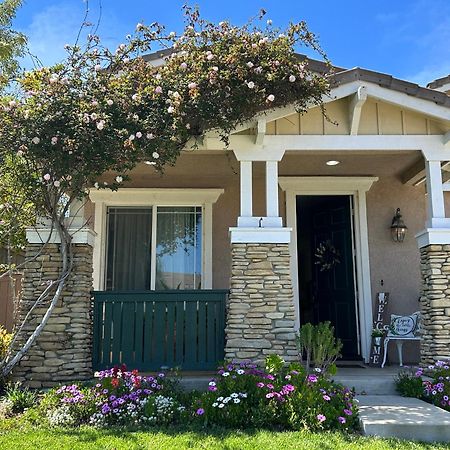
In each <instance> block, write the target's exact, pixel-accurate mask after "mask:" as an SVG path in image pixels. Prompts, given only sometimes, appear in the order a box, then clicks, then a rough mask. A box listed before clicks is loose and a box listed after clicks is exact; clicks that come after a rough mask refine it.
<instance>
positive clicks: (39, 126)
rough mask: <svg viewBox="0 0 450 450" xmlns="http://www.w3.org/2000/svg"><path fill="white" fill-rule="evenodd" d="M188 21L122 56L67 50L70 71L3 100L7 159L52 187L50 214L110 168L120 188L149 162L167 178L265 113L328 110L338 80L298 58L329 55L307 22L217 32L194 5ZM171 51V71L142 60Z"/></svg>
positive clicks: (92, 42) (1, 147)
mask: <svg viewBox="0 0 450 450" xmlns="http://www.w3.org/2000/svg"><path fill="white" fill-rule="evenodd" d="M261 16H262V14H261ZM261 16H260V19H262V17H261ZM185 20H186V24H185V28H184V30H183V32H182V33H181V34H176V33H174V32H169V33H168V32H166V30H165V28H164V27H162V26H161V25H159V24H156V23H153V24H151V25H149V26H146V25H143V24H138V25H137V26H136V31H135V33H134V34H133V35H128V36H127V39H126V41H125V42H124V43H122V44H120V45H119V46H118V48H117V49H116V50H114V51H110V50H109V49H107V48H105V47H103V46H102V45H101V43H100V39H99V37H98V36H96V35H89V36H88V38H87V44H86V45H85V46H83V47H82V46H80V45H78V44H77V45H75V46H66V47H67V51H68V56H67V58H66V59H65V60H64V61H63V62H62V63H61V64H58V65H56V66H53V67H50V68H42V69H38V70H34V71H31V72H28V73H26V74H25V76H24V77H23V78H21V79H20V80H19V85H20V88H21V89H20V90H19V91H18V93H17V94H16V95H12V96H11V95H10V96H8V97H5V98H3V101H2V105H3V106H2V108H1V113H0V114H1V115H0V120H1V127H2V133H1V136H0V152H1V154H2V159H3V158H4V156H5V155H6V154H8V155H10V156H11V157H13V158H16V159H18V160H19V163H20V164H21V165H22V169H23V170H22V173H21V177H20V180H18V182H19V183H20V184H23V185H25V186H30V185H32V186H33V187H34V188H35V189H37V190H40V191H41V199H42V204H43V205H44V210H45V212H46V213H47V214H48V213H50V216H51V215H52V214H53V212H54V210H55V207H56V203H57V201H56V200H58V199H59V197H60V196H61V194H62V193H65V194H66V195H68V196H69V197H70V198H74V197H79V196H82V195H84V193H85V191H86V188H88V187H89V186H93V185H95V186H96V187H97V184H95V183H96V182H97V180H98V178H99V177H100V176H101V175H103V174H105V173H107V172H109V173H111V177H110V180H111V182H110V183H109V184H108V185H107V187H109V188H113V189H115V188H117V187H118V186H119V185H120V184H121V183H122V182H123V181H124V180H126V178H127V174H128V172H129V171H130V169H132V168H133V167H134V166H135V165H136V164H137V163H138V162H140V161H142V160H146V161H148V162H149V163H150V164H153V165H154V166H155V168H156V169H157V170H163V168H164V166H165V165H166V164H174V163H175V161H176V159H177V157H178V155H179V154H180V151H181V150H182V149H183V148H185V147H186V146H190V145H191V144H192V145H195V142H198V139H199V138H200V137H201V136H202V135H203V134H204V133H205V131H207V130H211V129H215V130H218V131H219V132H220V134H221V136H222V139H223V140H225V141H226V139H227V136H228V134H229V133H230V132H231V131H232V130H233V129H234V128H235V127H236V126H237V125H239V124H241V123H243V122H244V121H246V120H248V119H250V118H252V117H254V116H255V115H256V114H258V113H261V112H262V111H265V110H270V109H273V108H277V107H280V106H284V105H287V104H292V105H294V106H295V107H296V108H297V109H298V110H299V111H303V110H305V109H306V107H307V106H311V105H321V102H322V96H323V95H324V94H326V93H327V91H328V83H327V80H326V78H325V77H324V76H323V75H320V74H317V73H313V72H311V71H310V70H309V69H308V64H307V61H305V60H304V61H302V60H300V59H299V57H298V55H296V53H295V51H294V48H295V47H296V46H298V45H300V44H302V45H305V46H307V47H312V48H314V49H316V50H317V51H319V52H320V53H321V50H320V48H319V46H318V44H317V42H316V39H315V37H314V35H313V34H312V33H310V32H309V31H308V29H307V27H306V24H305V23H303V22H301V23H299V24H295V25H290V26H289V27H288V28H287V29H286V30H284V31H282V30H277V29H274V28H273V27H272V25H271V22H270V21H267V22H268V24H267V25H266V26H263V27H261V26H258V24H257V23H258V20H253V21H251V22H250V23H248V24H247V25H245V26H241V27H238V26H233V25H231V24H230V23H228V22H220V23H219V24H218V25H215V24H213V23H210V22H207V21H205V20H203V19H202V18H201V17H200V16H199V13H198V11H197V10H196V9H190V8H187V7H186V8H185ZM161 46H164V47H166V48H170V49H172V50H171V53H170V54H169V55H168V56H167V57H165V58H164V64H163V65H158V66H157V65H155V64H151V63H149V62H147V61H146V58H145V57H141V56H142V55H145V54H146V53H148V52H151V51H154V49H155V48H156V47H159V48H161ZM98 187H104V185H103V184H102V185H101V186H100V185H99V186H98Z"/></svg>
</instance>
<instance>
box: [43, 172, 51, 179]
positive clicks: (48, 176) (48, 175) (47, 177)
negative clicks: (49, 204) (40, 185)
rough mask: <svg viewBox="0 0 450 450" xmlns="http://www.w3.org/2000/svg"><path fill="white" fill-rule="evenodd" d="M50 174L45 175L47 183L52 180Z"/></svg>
mask: <svg viewBox="0 0 450 450" xmlns="http://www.w3.org/2000/svg"><path fill="white" fill-rule="evenodd" d="M50 178H51V177H50V174H49V173H46V174H45V175H44V180H45V181H48V180H50Z"/></svg>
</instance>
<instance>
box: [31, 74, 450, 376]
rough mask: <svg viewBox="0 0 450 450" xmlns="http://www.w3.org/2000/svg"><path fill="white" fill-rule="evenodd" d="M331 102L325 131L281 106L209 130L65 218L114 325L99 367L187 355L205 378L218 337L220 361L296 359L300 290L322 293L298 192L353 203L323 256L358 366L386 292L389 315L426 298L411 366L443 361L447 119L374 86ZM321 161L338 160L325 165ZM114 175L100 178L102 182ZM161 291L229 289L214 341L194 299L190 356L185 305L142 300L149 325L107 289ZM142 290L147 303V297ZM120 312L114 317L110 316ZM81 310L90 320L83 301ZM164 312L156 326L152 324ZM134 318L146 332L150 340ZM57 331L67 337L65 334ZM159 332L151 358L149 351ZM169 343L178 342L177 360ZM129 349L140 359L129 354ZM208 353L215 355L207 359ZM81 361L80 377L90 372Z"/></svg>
mask: <svg viewBox="0 0 450 450" xmlns="http://www.w3.org/2000/svg"><path fill="white" fill-rule="evenodd" d="M358 76H359V75H358ZM394 91H395V92H394ZM326 103H327V111H328V114H329V116H330V119H331V121H330V122H328V121H327V120H326V119H324V117H323V116H322V115H321V113H320V111H319V109H318V108H316V109H311V110H310V111H308V112H307V113H306V114H304V115H302V116H300V115H299V114H297V113H296V112H295V111H294V110H293V109H292V108H283V109H280V110H275V111H271V112H269V113H268V114H267V115H262V116H261V117H255V118H254V120H252V121H249V122H248V123H246V124H243V125H242V126H241V127H240V128H239V129H236V132H235V133H234V134H232V135H231V136H230V145H229V147H228V148H224V145H223V143H222V142H221V141H220V140H219V139H218V136H217V134H215V133H213V132H211V133H209V134H208V135H207V136H206V137H205V139H204V141H203V143H202V145H200V146H199V148H198V149H197V150H196V151H195V152H192V151H186V152H183V154H182V155H181V156H180V158H179V160H178V162H177V165H176V166H175V167H170V168H168V169H167V171H166V173H165V174H164V176H160V174H157V173H155V172H154V171H153V169H152V168H151V166H148V165H146V164H145V163H142V164H140V165H138V166H137V167H136V168H135V169H134V170H133V172H132V173H131V180H132V181H131V182H129V183H127V184H126V185H125V186H124V187H123V188H121V189H119V190H118V191H117V192H110V191H109V190H96V189H92V190H91V192H90V200H91V201H90V203H88V204H86V205H80V208H75V209H76V213H74V217H72V218H71V220H72V227H73V230H74V242H75V243H76V244H77V245H80V246H85V247H86V248H87V247H88V248H89V252H91V251H92V253H93V256H92V260H91V261H89V262H86V265H87V266H86V267H85V269H86V272H89V273H90V270H92V269H93V284H94V290H95V291H97V292H96V294H95V295H96V296H97V297H98V298H99V299H100V298H105V299H106V298H110V299H115V300H107V301H106V302H103V301H101V300H97V302H98V303H97V305H98V304H102V306H101V307H99V306H97V308H99V311H98V312H97V313H95V312H94V314H96V316H95V317H96V318H97V319H96V320H97V321H98V318H100V317H101V318H102V320H104V321H105V320H106V319H107V320H106V322H109V323H110V325H108V326H106V327H105V326H103V328H102V327H100V326H99V325H98V322H97V324H96V325H95V327H96V330H98V331H96V333H97V335H96V336H97V342H99V340H98V338H99V337H101V338H102V339H103V340H102V342H103V343H102V344H95V346H96V347H95V349H96V350H95V358H96V359H94V365H96V367H105V366H107V365H108V364H112V363H113V362H114V361H121V360H122V359H123V355H124V353H125V354H126V355H128V356H127V358H130V359H129V360H130V361H131V363H132V364H131V365H135V364H137V365H138V366H137V367H139V364H144V362H145V363H146V364H147V363H148V364H154V366H155V367H156V365H157V364H164V363H165V361H166V360H167V361H169V362H172V363H178V362H180V361H184V362H186V360H184V359H183V358H185V357H186V354H187V355H188V364H191V367H192V368H193V369H194V368H195V370H197V369H198V368H199V367H200V366H203V368H207V367H212V364H213V363H212V360H213V358H216V357H219V356H221V353H220V348H219V347H220V344H219V342H223V341H222V339H223V338H222V337H221V336H220V333H221V332H224V333H225V352H224V356H225V358H227V359H233V358H236V359H254V360H256V361H259V362H262V361H263V360H264V358H265V356H266V355H268V354H272V353H279V354H280V355H281V356H283V357H284V358H285V359H286V360H294V359H296V358H297V351H296V348H295V344H294V336H295V331H296V329H297V328H298V326H299V325H300V324H301V323H304V321H305V320H306V319H305V318H306V316H307V314H310V315H311V316H312V313H311V311H312V310H313V308H310V309H309V310H308V307H306V306H305V303H304V302H305V299H306V300H307V301H310V300H313V301H315V299H317V298H318V297H317V296H315V294H314V295H310V294H308V290H307V289H305V285H306V284H307V283H308V282H311V283H312V284H314V283H316V285H319V284H321V283H319V282H318V281H320V279H319V278H317V277H316V279H314V278H313V277H310V279H307V278H305V277H304V274H305V272H306V271H307V269H308V267H309V269H308V270H310V269H311V268H314V267H316V264H315V260H314V254H315V250H316V249H317V248H318V246H319V245H320V243H321V242H322V241H323V240H324V239H325V241H326V240H328V238H317V239H319V240H318V241H317V242H316V241H314V239H316V236H314V233H312V232H309V236H310V237H309V241H310V243H313V244H311V245H309V247H311V249H312V250H310V251H309V256H304V254H302V252H303V251H304V249H305V248H306V247H307V246H305V245H304V246H303V247H301V243H300V241H299V238H302V236H305V233H303V234H302V225H301V221H302V217H304V211H305V209H303V210H302V204H303V208H304V205H305V202H304V201H303V200H305V198H306V197H310V198H318V197H329V200H330V204H332V203H333V202H332V200H333V199H337V198H338V197H343V198H345V199H346V201H347V200H348V202H347V206H348V209H345V213H343V214H344V216H345V223H346V233H347V239H346V240H345V242H346V243H347V244H348V245H347V244H346V245H347V247H345V248H344V247H342V248H341V247H340V245H341V244H337V241H336V242H335V243H334V246H335V247H336V249H337V250H338V251H339V253H340V254H341V255H344V254H347V256H348V258H346V261H347V262H348V264H347V263H346V264H347V265H348V268H347V269H348V270H346V271H345V274H346V277H347V279H348V280H347V281H348V282H346V286H345V288H346V292H347V293H348V295H347V294H346V295H347V297H346V302H345V308H348V309H347V311H348V312H346V313H345V314H346V317H345V318H346V319H347V323H350V322H351V324H352V327H353V329H352V335H351V336H350V337H349V336H343V337H345V339H347V340H348V341H349V342H350V343H353V344H354V348H355V349H356V350H355V351H354V353H355V356H356V357H357V358H358V359H360V360H363V361H365V362H367V361H368V358H369V346H370V340H371V337H370V334H371V329H372V325H373V320H372V319H373V318H372V309H373V300H374V299H375V296H376V293H377V292H379V291H387V292H389V293H390V298H391V303H390V304H389V305H388V308H387V315H388V316H389V314H391V313H397V314H408V313H412V312H414V311H416V310H418V309H419V308H418V303H419V298H420V297H421V309H422V312H423V314H424V317H425V320H424V330H425V336H424V339H423V345H422V352H421V357H422V362H424V363H427V361H432V360H433V359H435V358H443V357H449V356H450V354H449V351H448V345H449V344H450V338H449V337H448V329H449V327H450V301H449V300H448V292H449V287H448V286H450V279H449V269H448V268H449V267H450V250H449V249H450V247H448V245H450V219H448V218H447V217H446V207H447V209H448V206H449V201H450V199H449V198H448V196H447V194H446V191H447V189H448V187H447V185H446V184H445V182H446V181H447V180H448V179H449V178H450V177H449V172H448V167H449V166H448V161H450V156H449V151H448V148H449V147H448V145H449V136H448V132H449V129H450V114H449V112H448V108H447V107H446V106H444V105H442V104H436V103H435V102H431V101H429V100H426V99H423V98H416V97H414V96H410V95H408V94H406V93H404V92H399V91H398V90H395V89H394V88H393V90H391V89H388V88H386V87H382V86H379V85H377V84H376V83H374V82H373V81H370V80H366V81H361V80H357V81H352V82H349V81H348V80H347V81H346V82H345V83H344V82H343V83H342V84H341V85H337V86H336V87H334V88H333V91H332V95H331V96H330V98H327V99H326ZM333 121H335V122H336V123H333ZM330 161H337V162H338V164H335V165H328V164H327V162H330ZM112 179H113V175H112V174H107V175H105V176H104V177H103V178H102V179H101V180H100V181H105V182H107V183H109V182H110V181H111V180H112ZM302 202H303V203H302ZM299 204H300V206H299ZM347 206H346V208H347ZM397 208H401V210H402V213H403V216H404V219H405V222H406V223H407V226H408V234H407V237H406V239H405V241H404V242H403V243H395V242H393V241H392V239H391V234H390V230H389V227H390V224H391V220H392V217H393V215H394V213H395V211H396V209H397ZM302 211H303V212H302ZM343 211H344V210H343ZM302 214H303V216H302ZM329 231H330V230H329ZM335 231H336V230H331V232H335ZM45 232H46V231H45V230H40V232H39V233H34V234H33V232H30V233H29V236H28V238H29V242H30V245H34V246H36V247H37V246H38V245H39V244H42V242H45V239H46V234H45ZM414 236H416V237H417V241H416V239H415V238H414ZM342 242H344V241H342ZM338 247H339V248H338ZM417 247H419V248H420V249H421V250H420V251H419V250H418V248H417ZM308 258H309V262H308V263H307V262H306V260H307V259H308ZM342 267H343V265H342V264H340V265H337V266H336V267H334V268H333V270H330V271H329V272H328V273H329V276H328V281H327V283H328V284H329V285H331V284H333V283H331V281H333V282H334V281H336V280H338V281H341V280H343V279H344V278H345V277H343V276H339V273H340V272H342ZM316 268H317V267H316ZM31 272H32V271H30V275H31V279H33V273H31ZM302 277H303V278H302ZM330 280H331V281H330ZM89 281H90V280H89ZM33 283H34V281H33ZM335 284H336V283H335ZM30 286H32V285H30ZM33 286H34V285H33ZM33 286H32V287H33ZM35 288H36V289H38V286H37V285H36V286H35ZM167 289H168V290H176V291H178V292H177V295H180V296H183V295H185V294H182V293H181V292H183V290H185V291H186V292H187V294H186V295H188V296H192V299H194V298H195V297H196V296H199V297H198V298H200V297H201V296H202V295H203V294H202V292H203V290H205V289H206V290H211V289H213V290H221V291H228V290H229V291H230V295H229V297H228V299H227V307H226V316H225V317H226V318H225V321H224V322H222V323H221V325H220V322H219V319H218V318H217V320H216V322H215V325H214V326H215V330H216V331H215V332H214V334H215V336H214V338H213V337H212V334H213V333H212V332H211V328H208V325H206V326H205V321H204V317H206V318H207V319H206V323H207V321H208V313H209V312H208V311H209V309H208V310H207V311H206V310H202V307H200V306H198V305H199V304H200V303H197V306H196V308H197V309H196V313H195V314H196V316H195V318H194V320H193V322H194V323H197V324H199V323H202V324H203V329H204V330H206V335H207V337H208V333H211V335H210V337H209V338H208V339H210V340H209V341H208V342H209V343H208V344H201V345H200V344H198V345H197V347H198V349H199V350H195V352H194V353H195V355H196V356H195V358H194V357H193V354H191V355H190V356H189V352H192V349H190V346H189V345H187V346H186V343H187V342H190V343H192V342H197V343H198V342H200V341H201V339H202V338H201V336H200V334H199V332H195V333H194V332H193V334H192V335H189V333H190V332H191V330H190V329H189V327H187V326H186V324H188V323H189V324H190V323H191V322H192V318H191V316H190V315H191V314H193V313H191V312H190V311H191V310H190V308H194V307H193V306H188V305H191V304H192V305H193V304H195V302H196V301H195V300H192V302H191V301H190V300H189V301H186V300H185V299H184V300H180V301H179V302H178V300H177V301H173V302H172V301H168V300H167V302H166V303H164V302H163V303H164V305H165V306H158V305H157V303H155V302H153V300H148V301H149V302H150V303H149V304H151V305H152V306H151V307H149V310H148V311H150V312H151V314H150V316H151V317H152V319H149V321H147V320H146V319H145V316H146V311H147V308H146V306H142V302H140V301H137V300H136V299H134V300H126V299H125V300H124V301H122V300H120V299H119V300H117V299H118V298H119V297H115V296H116V294H115V293H114V291H119V292H120V291H127V294H126V296H128V298H132V297H131V296H132V295H134V294H131V293H130V292H129V291H160V290H167ZM192 290H195V294H194V292H193V291H192ZM98 291H106V292H105V293H99V292H98ZM312 291H313V290H312V289H310V291H309V292H312ZM87 292H88V291H86V295H88V294H87ZM117 295H118V294H117ZM138 295H140V296H143V297H145V296H148V298H149V299H151V298H154V297H153V295H154V294H153V293H152V292H147V293H142V294H138ZM169 295H172V294H170V293H166V294H164V296H169ZM221 295H222V294H221ZM308 295H309V297H308ZM325 297H326V296H324V295H322V297H321V298H325ZM71 298H72V297H70V296H69V297H68V301H70V299H71ZM73 298H75V297H73ZM333 298H334V297H333ZM115 302H117V305H120V306H117V307H116V306H109V305H113V304H114V305H115V304H116V303H115ZM152 302H153V303H152ZM144 303H145V302H144ZM163 303H161V304H163ZM173 304H177V305H181V304H183V307H182V308H181V307H180V308H179V307H178V306H176V307H175V306H171V305H173ZM341 304H343V303H339V305H341ZM337 306H338V302H337V301H336V302H335V301H333V302H329V305H328V306H327V307H328V313H327V314H331V313H332V314H334V316H333V320H332V323H333V325H335V326H336V328H338V327H339V325H341V324H342V323H344V322H343V321H342V320H341V319H340V317H341V316H339V314H338V313H340V312H342V311H343V310H344V307H339V308H338V307H337ZM83 308H84V309H83V311H85V312H86V314H90V309H89V308H90V307H89V306H88V305H85V306H83ZM158 308H161V310H160V311H159V310H158ZM183 308H184V309H183ZM220 308H223V306H221V307H220ZM161 311H164V312H161ZM178 311H183V313H182V314H183V315H184V317H185V319H184V324H185V325H184V326H182V329H183V330H185V334H180V333H179V331H180V328H179V327H178V325H176V321H177V319H176V316H177V314H178ZM330 311H331V312H330ZM123 312H125V315H123ZM161 314H162V316H163V317H164V320H163V321H162V324H161V325H160V323H159V319H157V322H155V318H157V317H159V316H160V315H161ZM130 315H131V316H132V317H133V320H131V321H130V322H129V323H128V322H127V321H126V320H125V322H124V321H123V317H129V316H130ZM142 315H143V316H142ZM142 317H144V318H142ZM318 317H319V319H320V315H319V316H318ZM325 317H326V316H325ZM70 320H72V318H70ZM141 320H142V323H147V324H148V323H152V324H155V323H157V325H156V326H154V325H152V331H151V334H148V333H150V331H148V330H147V331H146V330H145V326H149V325H142V323H141ZM315 320H318V319H315ZM321 320H323V319H321ZM106 322H105V323H106ZM119 323H120V324H122V325H117V324H119ZM123 324H125V325H123ZM58 325H59V324H58ZM219 325H220V326H219ZM86 326H87V325H86ZM121 327H124V328H123V330H124V332H125V334H121V336H122V335H123V336H127V337H128V336H129V337H130V338H129V339H128V340H125V341H124V343H123V344H122V343H121V342H120V340H119V339H118V337H117V336H119V333H122V331H123V330H122V328H121ZM220 327H221V328H222V331H221V330H219V329H218V328H220ZM346 328H348V327H347V326H346V327H343V329H342V327H341V330H339V333H344V332H345V329H346ZM58 330H59V328H58ZM58 332H59V331H58ZM61 333H62V334H61V336H62V335H64V337H61V338H62V339H65V341H67V336H66V335H67V330H66V329H64V330H63V329H62V327H61ZM64 333H66V334H64ZM146 333H147V334H146ZM154 333H157V335H158V336H159V338H158V339H159V340H160V341H162V342H163V343H164V345H163V346H162V347H159V346H158V344H156V343H155V342H156V341H154V339H153V336H155V334H154ZM186 333H187V334H186ZM194 335H195V337H193V336H194ZM150 336H152V337H150ZM169 336H170V337H169ZM150 339H151V343H150ZM177 339H179V340H182V341H183V342H184V343H183V344H182V345H181V344H180V346H179V347H178V350H177ZM214 339H216V340H214ZM217 339H218V340H217ZM117 341H119V342H117ZM213 341H214V344H212V343H213ZM133 342H134V344H132V343H133ZM141 342H142V348H144V346H145V345H147V346H150V347H151V352H150V353H148V354H147V356H141V354H142V348H141ZM205 342H206V341H205ZM136 343H137V348H138V351H137V356H136V351H135V350H130V348H131V347H133V346H134V347H136ZM122 345H123V348H122ZM211 345H214V346H215V347H214V348H215V350H214V351H213V352H212V353H211V355H209V353H210V352H209V349H210V348H211ZM208 346H209V347H208ZM172 348H174V349H175V350H174V353H173V355H172ZM181 348H183V350H182V351H181ZM200 348H201V350H200ZM162 349H164V350H162ZM205 349H206V350H205ZM38 350H39V351H42V350H41V349H38ZM158 352H159V353H158ZM161 352H162V353H164V356H162V353H161ZM183 352H184V353H183ZM186 352H187V353H186ZM205 352H206V356H205ZM44 354H45V351H44ZM168 354H169V356H167V355H168ZM181 354H183V355H184V356H183V358H179V355H181ZM130 355H131V356H130ZM148 355H151V356H148ZM198 355H200V356H201V357H200V356H198ZM392 355H393V359H392V361H393V362H396V360H395V353H394V352H392ZM39 358H40V356H39ZM121 358H122V359H121ZM145 358H147V359H145ZM219 359H220V358H219ZM418 360H419V351H418V349H417V348H416V349H415V350H414V351H411V352H409V353H406V354H405V361H407V362H418ZM55 364H56V362H55ZM83 364H84V366H85V368H86V370H87V368H88V366H89V364H91V362H90V361H88V360H86V361H84V362H83ZM42 366H44V363H42ZM149 367H150V366H149ZM152 367H153V366H152ZM188 367H189V366H188ZM39 369H41V368H39ZM25 372H26V370H25ZM33 376H35V375H33ZM67 376H68V375H67Z"/></svg>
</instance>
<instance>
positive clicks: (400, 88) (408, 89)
mask: <svg viewBox="0 0 450 450" xmlns="http://www.w3.org/2000/svg"><path fill="white" fill-rule="evenodd" d="M172 53H173V49H171V48H168V49H163V50H158V51H156V52H154V53H149V54H147V55H144V56H143V58H144V60H145V61H149V62H152V61H157V60H161V59H164V58H166V57H168V56H169V55H170V54H172ZM298 57H299V59H300V60H302V61H304V60H307V61H308V66H309V68H310V70H312V71H313V72H318V73H323V74H325V73H329V72H330V69H331V70H332V72H331V74H330V81H331V87H337V86H340V85H344V84H347V83H351V82H353V81H366V82H368V83H374V84H378V85H379V86H381V87H384V88H387V89H392V90H394V91H397V92H401V93H403V94H407V95H410V96H413V97H417V98H419V99H423V100H428V101H431V102H434V103H436V104H438V105H440V106H444V107H446V108H450V96H448V95H447V94H446V93H444V92H440V91H436V90H434V89H436V87H440V86H443V85H444V84H447V82H450V75H448V76H447V77H444V78H440V79H438V80H435V81H433V82H431V83H429V84H428V86H427V87H422V86H419V85H418V84H416V83H411V82H409V81H405V80H401V79H399V78H394V77H393V76H392V75H388V74H385V73H381V72H375V71H373V70H368V69H362V68H360V67H355V68H353V69H345V68H342V67H338V66H331V67H330V66H329V65H328V64H326V63H324V62H323V61H319V60H317V59H312V58H308V57H307V56H306V55H302V54H298Z"/></svg>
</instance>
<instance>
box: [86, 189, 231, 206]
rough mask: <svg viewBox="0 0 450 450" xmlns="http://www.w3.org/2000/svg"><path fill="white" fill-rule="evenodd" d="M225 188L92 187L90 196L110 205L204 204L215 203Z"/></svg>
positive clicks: (94, 200) (95, 200)
mask: <svg viewBox="0 0 450 450" xmlns="http://www.w3.org/2000/svg"><path fill="white" fill-rule="evenodd" d="M223 192H224V189H215V188H214V189H202V188H199V189H194V188H155V189H153V188H121V189H119V190H118V191H111V190H108V189H101V190H95V189H91V191H90V192H89V198H90V199H91V201H92V202H94V203H106V204H109V205H114V204H116V205H122V206H123V205H133V206H137V205H141V206H147V205H149V204H157V205H158V206H164V205H165V204H168V205H171V206H173V205H175V204H177V205H179V206H183V205H188V206H193V205H204V204H206V203H215V202H216V201H217V199H218V198H219V196H220V195H221V194H223Z"/></svg>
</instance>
